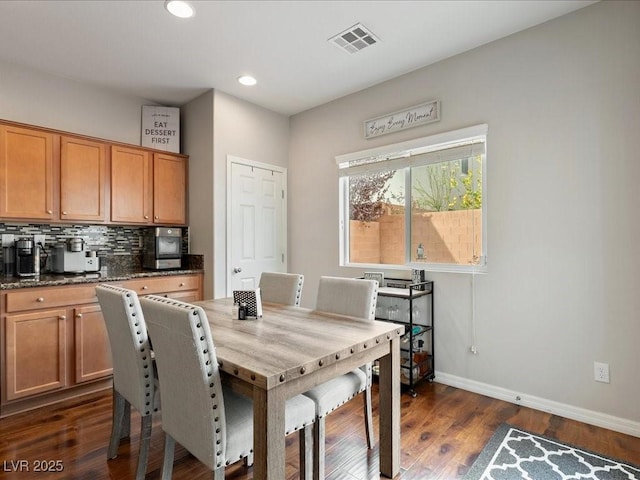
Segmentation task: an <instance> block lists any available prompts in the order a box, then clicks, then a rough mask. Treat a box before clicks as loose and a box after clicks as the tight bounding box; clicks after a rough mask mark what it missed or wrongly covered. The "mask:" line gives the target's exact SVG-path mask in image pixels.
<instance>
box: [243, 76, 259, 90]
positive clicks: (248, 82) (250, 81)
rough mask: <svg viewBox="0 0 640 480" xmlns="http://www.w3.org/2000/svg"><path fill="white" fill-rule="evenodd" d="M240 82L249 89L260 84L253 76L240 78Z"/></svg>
mask: <svg viewBox="0 0 640 480" xmlns="http://www.w3.org/2000/svg"><path fill="white" fill-rule="evenodd" d="M238 82H240V83H241V84H242V85H245V86H247V87H252V86H253V85H255V84H256V83H258V81H257V80H256V79H255V78H253V77H252V76H251V75H243V76H241V77H238Z"/></svg>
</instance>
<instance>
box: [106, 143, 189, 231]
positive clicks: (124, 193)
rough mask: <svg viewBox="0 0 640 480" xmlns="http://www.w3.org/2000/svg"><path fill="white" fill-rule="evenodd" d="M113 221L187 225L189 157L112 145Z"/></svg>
mask: <svg viewBox="0 0 640 480" xmlns="http://www.w3.org/2000/svg"><path fill="white" fill-rule="evenodd" d="M111 221H112V222H121V223H129V224H131V223H142V224H159V225H186V222H187V159H186V158H185V157H183V156H178V155H171V154H164V153H153V154H151V153H150V152H148V151H146V150H143V149H137V148H128V147H117V146H112V147H111Z"/></svg>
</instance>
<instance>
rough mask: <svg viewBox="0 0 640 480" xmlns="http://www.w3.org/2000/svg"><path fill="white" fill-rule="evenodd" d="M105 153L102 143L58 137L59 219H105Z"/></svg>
mask: <svg viewBox="0 0 640 480" xmlns="http://www.w3.org/2000/svg"><path fill="white" fill-rule="evenodd" d="M105 152H106V147H105V144H104V143H100V142H92V141H89V140H83V139H79V138H73V137H62V138H61V141H60V219H61V220H63V221H64V220H80V221H83V220H84V221H86V220H91V221H98V222H104V221H105V202H104V198H105V197H104V195H105V193H104V192H105V181H106V178H105V173H106V161H105V159H106V155H105Z"/></svg>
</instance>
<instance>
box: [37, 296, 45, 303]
mask: <svg viewBox="0 0 640 480" xmlns="http://www.w3.org/2000/svg"><path fill="white" fill-rule="evenodd" d="M36 302H40V303H42V302H44V297H38V298H37V299H36Z"/></svg>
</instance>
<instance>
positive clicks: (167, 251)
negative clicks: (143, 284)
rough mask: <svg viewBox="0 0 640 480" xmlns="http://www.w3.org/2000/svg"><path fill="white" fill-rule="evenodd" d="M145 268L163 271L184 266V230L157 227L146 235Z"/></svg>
mask: <svg viewBox="0 0 640 480" xmlns="http://www.w3.org/2000/svg"><path fill="white" fill-rule="evenodd" d="M142 266H143V268H151V269H153V270H162V269H167V268H180V267H181V266H182V229H181V228H167V227H156V228H150V229H148V230H146V231H145V234H144V251H143V254H142Z"/></svg>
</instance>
